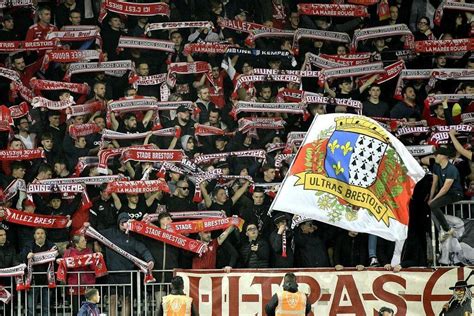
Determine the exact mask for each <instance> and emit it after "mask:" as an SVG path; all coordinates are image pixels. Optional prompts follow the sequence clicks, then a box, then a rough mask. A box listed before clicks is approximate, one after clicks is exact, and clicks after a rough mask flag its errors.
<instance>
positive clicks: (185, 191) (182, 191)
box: [176, 182, 189, 197]
mask: <svg viewBox="0 0 474 316" xmlns="http://www.w3.org/2000/svg"><path fill="white" fill-rule="evenodd" d="M176 189H177V190H178V194H179V195H180V196H183V197H185V196H188V195H189V184H188V183H185V182H183V183H180V184H179V185H177V186H176Z"/></svg>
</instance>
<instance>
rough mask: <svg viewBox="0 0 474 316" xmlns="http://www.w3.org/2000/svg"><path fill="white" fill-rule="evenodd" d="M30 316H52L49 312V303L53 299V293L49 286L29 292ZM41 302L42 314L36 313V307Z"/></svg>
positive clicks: (32, 289) (34, 288) (33, 288)
mask: <svg viewBox="0 0 474 316" xmlns="http://www.w3.org/2000/svg"><path fill="white" fill-rule="evenodd" d="M27 299H28V303H27V306H28V316H33V315H48V316H49V315H51V312H50V310H49V301H50V299H51V293H50V291H49V288H48V287H47V286H45V287H42V288H38V287H32V288H31V289H29V290H28V298H27ZM38 302H41V313H36V305H37V304H38Z"/></svg>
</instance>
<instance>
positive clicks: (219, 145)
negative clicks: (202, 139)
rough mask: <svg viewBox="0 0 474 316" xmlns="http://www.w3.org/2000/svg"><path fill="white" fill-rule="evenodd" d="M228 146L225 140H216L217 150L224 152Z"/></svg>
mask: <svg viewBox="0 0 474 316" xmlns="http://www.w3.org/2000/svg"><path fill="white" fill-rule="evenodd" d="M226 144H227V142H226V141H225V140H216V148H217V150H224V149H225V145H226Z"/></svg>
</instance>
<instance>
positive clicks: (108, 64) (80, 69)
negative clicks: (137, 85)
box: [64, 60, 135, 82]
mask: <svg viewBox="0 0 474 316" xmlns="http://www.w3.org/2000/svg"><path fill="white" fill-rule="evenodd" d="M128 70H130V71H132V72H134V71H135V68H134V66H133V62H132V61H131V60H116V61H104V62H92V63H73V64H71V65H69V68H68V70H67V72H66V74H65V75H64V80H65V81H68V82H69V81H70V80H71V76H72V75H74V74H79V73H88V72H105V73H106V74H110V75H113V74H114V73H115V74H123V73H124V72H126V71H128Z"/></svg>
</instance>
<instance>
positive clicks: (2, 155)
mask: <svg viewBox="0 0 474 316" xmlns="http://www.w3.org/2000/svg"><path fill="white" fill-rule="evenodd" d="M40 158H45V155H44V150H43V149H4V150H0V160H1V161H6V160H33V159H40Z"/></svg>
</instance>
